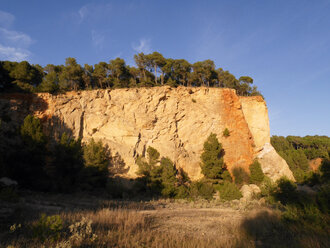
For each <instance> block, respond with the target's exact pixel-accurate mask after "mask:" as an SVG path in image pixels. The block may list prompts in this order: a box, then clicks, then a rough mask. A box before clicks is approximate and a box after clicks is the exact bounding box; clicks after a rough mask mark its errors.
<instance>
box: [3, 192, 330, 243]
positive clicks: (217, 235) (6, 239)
mask: <svg viewBox="0 0 330 248" xmlns="http://www.w3.org/2000/svg"><path fill="white" fill-rule="evenodd" d="M0 206H1V213H2V215H1V225H0V228H1V229H0V231H1V232H0V244H1V247H10V248H12V247H58V248H60V247H313V248H314V247H329V238H328V236H327V235H326V233H325V234H320V233H312V232H306V230H305V229H304V228H303V227H297V226H287V225H284V224H283V222H281V221H280V211H279V210H275V209H273V208H270V207H268V206H266V205H265V204H261V203H260V202H258V201H254V202H250V203H240V202H238V201H235V202H231V203H220V202H216V201H212V202H206V201H202V202H188V201H169V200H157V201H141V202H138V201H115V200H107V199H103V198H101V197H96V196H86V195H74V196H72V195H70V196H69V195H47V194H34V193H26V194H25V196H24V197H22V198H21V199H20V200H19V201H18V202H14V203H4V202H1V204H0ZM42 213H44V214H45V216H44V217H40V216H41V214H42ZM47 216H56V217H48V218H47Z"/></svg>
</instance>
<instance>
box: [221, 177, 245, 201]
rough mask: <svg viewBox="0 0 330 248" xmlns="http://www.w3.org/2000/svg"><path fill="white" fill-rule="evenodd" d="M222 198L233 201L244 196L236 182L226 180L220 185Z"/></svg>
mask: <svg viewBox="0 0 330 248" xmlns="http://www.w3.org/2000/svg"><path fill="white" fill-rule="evenodd" d="M218 190H219V194H220V200H224V201H231V200H235V199H240V198H241V197H242V194H241V192H240V191H239V189H238V188H237V186H236V185H235V184H234V183H231V182H227V181H225V182H224V183H223V184H222V185H219V187H218Z"/></svg>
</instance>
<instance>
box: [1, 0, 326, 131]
mask: <svg viewBox="0 0 330 248" xmlns="http://www.w3.org/2000/svg"><path fill="white" fill-rule="evenodd" d="M152 51H158V52H160V53H162V54H163V55H164V56H165V57H171V58H184V59H186V60H188V61H189V62H191V63H193V62H196V61H200V60H205V59H212V60H213V61H214V62H215V64H216V66H217V67H221V68H223V69H225V70H229V71H230V72H231V73H233V74H234V75H235V76H236V77H239V76H242V75H248V76H251V77H252V78H253V79H254V82H255V84H256V85H257V86H258V88H259V90H260V91H261V92H262V94H263V95H264V96H265V99H266V101H267V105H268V110H269V117H270V127H271V134H272V135H284V136H286V135H300V136H305V135H315V134H317V135H327V136H330V0H284V1H282V0H228V1H222V0H218V1H208V0H204V1H202V0H201V1H195V0H188V1H185V0H176V1H172V0H167V1H162V0H158V1H156V0H150V1H147V0H145V1H144V0H141V1H133V0H132V1H128V0H127V1H125V0H121V1H120V0H117V1H83V0H79V1H74V0H70V1H69V0H65V1H62V0H57V1H50V0H43V1H35V0H29V1H26V0H21V1H18V0H0V60H15V61H21V60H27V61H29V62H30V63H33V64H41V65H46V64H63V63H64V61H65V58H66V57H75V58H76V59H77V61H78V63H80V64H82V65H83V64H85V63H88V64H96V63H98V62H100V61H105V62H109V60H110V59H114V58H116V57H121V58H124V59H125V61H126V62H127V64H130V65H133V64H134V60H133V55H134V54H136V53H138V52H145V53H148V52H152Z"/></svg>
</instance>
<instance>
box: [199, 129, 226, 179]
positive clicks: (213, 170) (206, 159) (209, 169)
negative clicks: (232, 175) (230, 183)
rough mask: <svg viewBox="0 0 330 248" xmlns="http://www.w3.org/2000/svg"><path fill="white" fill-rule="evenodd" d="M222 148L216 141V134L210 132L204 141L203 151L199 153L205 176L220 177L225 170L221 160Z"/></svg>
mask: <svg viewBox="0 0 330 248" xmlns="http://www.w3.org/2000/svg"><path fill="white" fill-rule="evenodd" d="M223 156H224V150H223V149H222V145H221V143H220V142H219V141H218V139H217V136H216V134H214V133H211V134H210V136H209V137H208V138H207V140H206V141H205V143H204V151H203V153H202V155H201V160H202V164H201V169H202V173H203V174H204V176H205V177H206V178H211V179H221V178H222V173H223V172H224V171H225V170H226V165H225V163H224V161H223Z"/></svg>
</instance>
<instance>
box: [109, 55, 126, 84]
mask: <svg viewBox="0 0 330 248" xmlns="http://www.w3.org/2000/svg"><path fill="white" fill-rule="evenodd" d="M108 69H109V72H110V75H111V76H112V77H113V78H114V79H115V80H114V86H115V87H119V88H122V87H127V86H128V71H127V68H126V64H125V61H124V60H123V59H121V58H116V59H113V60H110V63H109V65H108Z"/></svg>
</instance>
